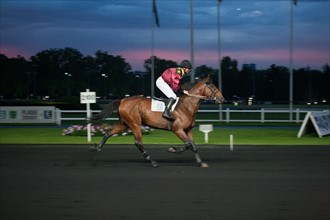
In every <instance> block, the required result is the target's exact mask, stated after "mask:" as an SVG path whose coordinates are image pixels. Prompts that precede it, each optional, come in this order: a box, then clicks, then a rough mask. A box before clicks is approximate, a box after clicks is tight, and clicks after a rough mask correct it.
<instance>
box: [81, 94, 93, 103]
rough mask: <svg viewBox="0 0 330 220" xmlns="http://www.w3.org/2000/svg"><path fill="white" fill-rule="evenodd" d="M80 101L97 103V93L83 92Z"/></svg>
mask: <svg viewBox="0 0 330 220" xmlns="http://www.w3.org/2000/svg"><path fill="white" fill-rule="evenodd" d="M80 103H81V104H86V103H96V93H95V92H81V93H80Z"/></svg>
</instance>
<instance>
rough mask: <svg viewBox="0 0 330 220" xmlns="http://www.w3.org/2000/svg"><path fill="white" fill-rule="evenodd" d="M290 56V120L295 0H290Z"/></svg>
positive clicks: (291, 117) (291, 116)
mask: <svg viewBox="0 0 330 220" xmlns="http://www.w3.org/2000/svg"><path fill="white" fill-rule="evenodd" d="M290 7H291V8H290V58H289V71H290V73H289V74H290V77H289V78H290V79H289V90H290V92H289V93H290V94H289V108H290V122H292V120H293V115H292V111H293V70H292V64H293V8H294V1H290Z"/></svg>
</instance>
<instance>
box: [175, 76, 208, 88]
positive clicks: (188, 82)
mask: <svg viewBox="0 0 330 220" xmlns="http://www.w3.org/2000/svg"><path fill="white" fill-rule="evenodd" d="M205 78H207V77H204V78H199V79H196V80H195V81H194V82H190V81H187V80H186V81H185V82H183V83H182V84H181V85H180V87H181V89H183V90H187V91H189V90H190V89H191V88H192V87H194V85H196V84H197V83H198V82H200V81H202V80H204V79H205ZM209 80H211V78H209Z"/></svg>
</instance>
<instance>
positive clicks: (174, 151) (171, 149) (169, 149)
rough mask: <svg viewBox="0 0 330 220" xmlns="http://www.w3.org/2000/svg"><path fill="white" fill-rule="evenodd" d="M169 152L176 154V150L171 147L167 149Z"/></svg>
mask: <svg viewBox="0 0 330 220" xmlns="http://www.w3.org/2000/svg"><path fill="white" fill-rule="evenodd" d="M167 151H168V152H170V153H176V148H175V147H169V148H168V149H167Z"/></svg>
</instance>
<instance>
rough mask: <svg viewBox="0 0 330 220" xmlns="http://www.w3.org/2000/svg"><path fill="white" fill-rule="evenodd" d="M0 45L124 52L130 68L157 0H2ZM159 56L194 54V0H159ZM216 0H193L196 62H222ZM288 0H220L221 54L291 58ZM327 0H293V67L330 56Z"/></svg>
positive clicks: (20, 51)
mask: <svg viewBox="0 0 330 220" xmlns="http://www.w3.org/2000/svg"><path fill="white" fill-rule="evenodd" d="M0 3H1V5H0V16H1V17H0V24H1V27H0V31H1V32H0V46H1V47H0V49H1V51H0V52H1V53H2V54H5V55H6V56H8V57H16V56H17V55H21V56H24V57H25V58H27V59H29V58H30V56H33V55H35V54H36V53H38V52H40V51H42V50H47V49H51V48H65V47H72V48H75V49H77V50H79V51H80V52H81V53H82V54H83V55H91V56H94V54H95V52H96V51H97V50H101V51H106V52H108V54H111V55H120V56H122V57H123V58H125V59H126V61H127V62H128V63H130V64H131V65H132V69H133V70H142V71H143V70H144V69H143V62H144V60H146V59H148V58H149V57H150V56H151V33H152V31H151V30H152V28H151V27H152V22H154V20H153V19H152V0H103V1H101V0H94V1H87V0H67V1H57V0H39V1H30V0H0ZM156 3H157V11H158V16H159V23H160V27H157V26H156V25H155V29H154V33H155V35H154V40H155V44H154V48H155V56H157V57H159V58H162V59H167V60H173V61H176V62H177V63H179V62H181V60H183V59H190V0H156ZM217 4H218V1H217V0H193V6H194V27H195V28H194V51H195V53H194V63H195V66H199V65H202V64H205V65H207V66H210V67H213V68H217V59H218V47H217V37H218V35H217V33H218V32H217ZM291 4H292V2H291V0H259V1H258V0H223V1H222V3H221V12H220V14H221V16H220V18H221V26H220V30H221V56H230V57H231V58H232V59H236V60H237V61H238V62H239V67H241V65H242V64H243V63H255V64H256V65H257V69H266V68H269V66H270V65H271V64H276V65H281V66H287V67H288V66H289V46H290V5H291ZM329 8H330V0H298V1H297V5H296V6H294V19H293V20H294V31H293V33H294V35H293V36H294V50H293V67H294V68H303V67H308V66H309V67H311V68H314V69H321V68H322V66H323V65H325V64H330V62H329V59H330V55H329V53H330V42H329V41H330V40H329V39H330V11H329Z"/></svg>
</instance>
